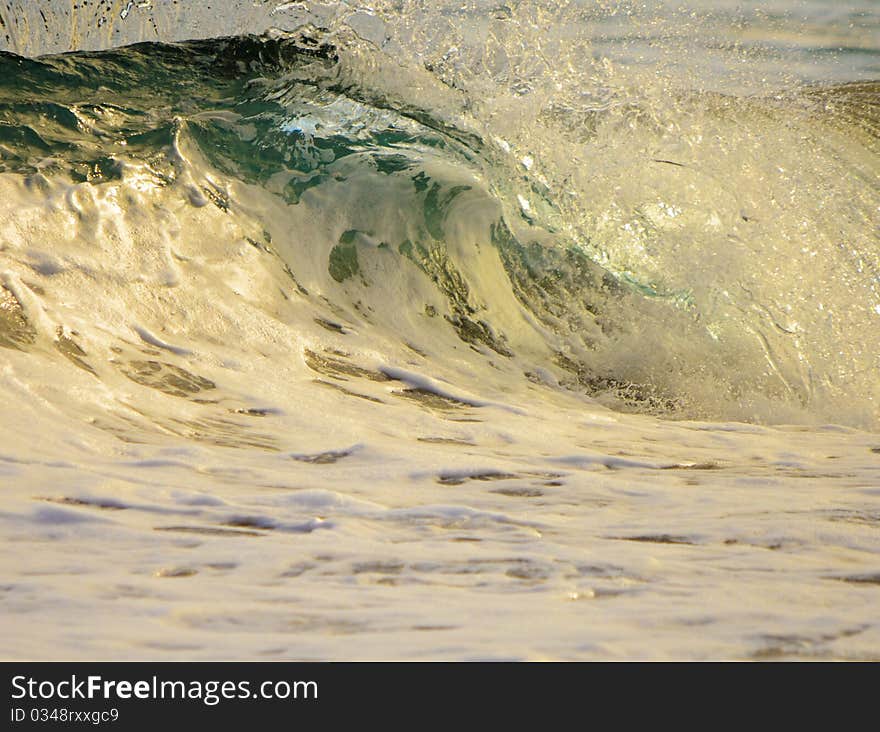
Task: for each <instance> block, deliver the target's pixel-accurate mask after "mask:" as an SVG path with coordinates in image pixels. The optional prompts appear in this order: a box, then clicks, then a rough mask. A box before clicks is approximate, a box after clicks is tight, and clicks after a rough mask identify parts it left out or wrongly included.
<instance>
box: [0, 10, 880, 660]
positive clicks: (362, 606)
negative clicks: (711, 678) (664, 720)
mask: <svg viewBox="0 0 880 732" xmlns="http://www.w3.org/2000/svg"><path fill="white" fill-rule="evenodd" d="M760 5H761V7H760V9H758V8H757V4H752V5H749V4H745V5H744V4H742V3H736V4H734V3H730V4H718V3H713V4H711V8H710V7H708V6H700V5H691V6H689V7H687V8H680V7H678V6H677V5H676V7H675V9H673V7H672V6H671V5H668V6H667V5H664V4H656V5H654V6H652V7H650V8H647V9H646V8H645V7H643V6H641V5H635V4H631V5H630V4H626V3H610V4H608V3H605V4H599V3H586V2H583V3H560V4H559V6H558V7H555V8H554V9H553V10H547V9H540V8H538V7H536V5H535V4H530V3H507V4H503V5H502V4H497V3H495V4H481V3H476V4H474V5H473V6H468V7H465V8H459V7H458V6H456V7H455V8H443V7H439V8H438V7H436V6H435V5H433V4H432V5H430V6H428V7H423V6H422V4H420V3H393V4H392V3H389V4H387V5H386V4H385V3H379V4H374V5H372V6H371V8H370V9H369V10H364V9H360V10H357V9H355V10H352V9H351V7H350V6H340V5H332V4H331V5H326V6H325V5H311V6H310V5H308V4H306V3H284V4H281V3H250V2H247V3H244V2H243V3H230V4H229V10H228V12H227V14H225V15H220V14H218V13H208V12H207V11H205V10H200V6H199V5H198V4H194V3H183V2H178V3H171V4H165V3H163V4H160V3H141V4H135V3H127V2H125V3H119V2H103V3H99V4H97V5H96V6H93V7H86V6H82V7H77V9H76V10H74V9H73V8H72V6H71V5H70V4H68V3H53V2H50V3H40V4H34V3H18V4H16V3H10V4H8V7H7V8H4V9H3V10H0V19H2V21H3V22H2V27H0V41H2V40H3V36H4V35H5V48H6V49H7V53H5V54H3V55H0V66H2V74H0V393H2V399H0V419H2V424H3V425H4V427H3V431H2V433H0V435H2V436H0V486H2V490H3V496H4V501H3V503H2V506H0V532H2V534H0V535H2V537H3V540H4V542H5V546H6V547H7V551H6V552H4V559H3V562H2V579H0V615H2V623H3V627H4V629H5V630H6V633H5V636H6V639H7V640H6V643H5V645H4V649H3V651H2V655H3V657H6V658H11V659H18V658H29V659H61V658H64V659H74V658H77V659H78V658H87V659H88V658H96V659H97V658H100V659H140V658H144V659H146V658H150V659H153V658H155V659H179V660H183V659H279V658H285V659H288V658H289V659H404V658H417V659H496V658H503V659H507V658H511V659H585V658H594V659H632V658H639V659H642V658H652V659H653V658H683V659H702V658H759V659H776V658H840V659H876V658H877V657H878V656H880V624H878V621H877V612H876V608H877V606H878V600H880V556H878V554H880V551H878V528H880V436H878V432H877V429H878V424H880V422H878V420H880V407H878V400H880V360H878V359H880V335H878V334H880V329H878V328H877V325H878V323H880V246H878V244H880V237H878V229H877V221H878V211H880V187H878V178H877V173H878V163H880V158H878V144H877V140H878V129H880V128H878V123H880V118H878V115H877V109H878V103H880V102H878V99H880V96H878V95H880V91H878V85H877V83H875V81H874V80H875V79H877V78H878V77H880V68H878V65H877V58H878V56H877V53H878V48H880V41H878V36H880V13H878V9H877V5H876V4H875V3H861V4H860V3H850V4H846V5H842V4H834V6H833V7H832V6H828V5H826V4H825V3H812V2H811V3H776V4H775V5H773V6H772V7H769V8H768V6H767V4H766V3H762V4H760ZM777 6H778V7H777ZM41 13H42V14H41ZM186 38H190V39H192V38H201V39H203V40H199V41H189V42H186V43H171V42H173V41H181V40H183V39H186ZM141 41H147V43H140V44H139V45H136V46H126V47H123V48H118V47H120V46H123V45H124V44H131V43H135V42H141ZM157 41H162V43H158V42H157ZM69 50H77V52H76V53H62V52H64V51H69ZM47 54H48V55H47Z"/></svg>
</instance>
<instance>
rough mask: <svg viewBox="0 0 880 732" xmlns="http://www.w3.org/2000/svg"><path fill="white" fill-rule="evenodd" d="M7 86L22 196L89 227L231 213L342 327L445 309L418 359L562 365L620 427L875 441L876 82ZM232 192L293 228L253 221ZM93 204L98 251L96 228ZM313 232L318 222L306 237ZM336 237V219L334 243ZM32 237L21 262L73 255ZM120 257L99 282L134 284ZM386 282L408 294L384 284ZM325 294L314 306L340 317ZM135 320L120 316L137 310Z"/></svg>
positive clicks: (44, 71)
mask: <svg viewBox="0 0 880 732" xmlns="http://www.w3.org/2000/svg"><path fill="white" fill-rule="evenodd" d="M3 65H4V67H5V69H4V71H5V74H4V79H5V81H4V84H3V90H2V94H3V99H4V102H3V109H2V114H3V134H4V140H5V143H4V150H5V154H4V159H3V167H4V169H5V171H6V172H7V173H9V174H10V176H9V177H8V179H7V180H8V181H9V183H10V184H13V185H14V182H15V181H18V180H19V178H20V180H21V182H22V183H23V187H22V186H18V189H19V193H18V195H21V196H24V197H25V199H27V197H28V196H31V197H32V198H33V200H34V201H41V200H42V197H43V196H44V195H45V191H46V190H47V189H52V190H54V191H55V192H56V195H58V196H59V197H61V198H63V199H64V200H65V201H67V202H71V201H75V200H76V198H77V197H85V198H88V199H89V200H90V201H91V202H92V203H93V205H94V206H95V210H94V211H93V212H92V213H91V214H90V215H91V217H93V218H94V223H93V225H92V226H93V227H94V226H104V225H105V218H106V214H107V212H106V211H104V210H103V207H104V206H105V205H106V203H107V202H108V201H109V200H114V201H118V199H119V197H120V196H123V197H125V196H131V195H138V196H140V197H141V199H142V200H143V202H144V203H145V204H148V202H149V201H150V199H151V198H153V197H155V198H162V199H163V200H164V199H165V198H168V197H172V198H174V197H176V198H177V199H179V200H180V201H181V202H182V203H184V204H187V205H188V206H189V207H190V208H191V209H192V210H190V211H189V212H188V213H182V214H179V215H178V214H175V217H177V218H179V220H178V225H183V226H185V225H187V224H189V223H191V222H190V221H189V219H194V218H198V217H205V216H206V215H207V214H206V213H205V212H200V213H197V212H196V209H199V208H200V207H201V206H203V205H205V204H210V205H211V206H212V207H213V208H212V211H213V213H212V214H211V215H210V218H212V221H214V222H215V223H216V225H218V226H222V227H232V228H233V229H235V230H237V231H238V230H240V231H244V230H248V231H250V232H251V233H250V234H246V235H245V234H242V236H244V237H245V240H253V241H255V242H257V243H256V244H255V245H254V246H255V250H256V251H260V252H262V253H263V254H266V255H267V256H265V257H264V258H263V261H261V262H260V263H253V264H250V263H249V264H248V266H249V267H251V266H256V267H257V268H258V269H260V270H261V276H265V273H264V272H262V270H266V271H267V272H268V271H272V270H273V268H277V267H282V268H283V269H284V270H285V271H286V272H288V273H289V274H288V276H289V278H292V279H293V280H296V278H299V279H303V278H304V277H305V276H306V274H305V273H306V271H307V270H308V272H309V274H308V276H311V277H316V278H318V281H319V282H320V285H319V286H318V289H319V290H321V291H322V293H323V289H324V288H330V290H332V293H330V294H328V295H327V296H324V300H326V301H327V302H329V303H330V304H331V305H333V306H334V307H342V308H347V309H355V310H356V309H357V304H358V303H363V302H365V301H366V300H371V301H374V304H373V306H372V307H373V308H374V309H375V310H376V311H377V312H378V313H379V314H378V315H375V316H373V317H372V319H371V320H370V321H369V327H375V328H379V329H383V328H384V329H390V330H392V331H393V329H394V328H395V327H396V325H395V324H394V323H393V321H392V320H390V319H388V315H389V314H391V313H394V314H398V313H400V312H406V311H409V312H410V316H411V318H417V317H418V318H422V317H423V316H424V312H425V311H426V309H427V312H432V313H436V315H437V317H436V319H431V320H429V321H428V322H427V324H421V323H420V324H419V325H418V326H416V327H414V330H413V332H412V333H411V334H410V335H409V336H408V340H409V341H410V342H412V343H413V344H415V343H417V342H419V341H420V340H422V339H424V338H425V337H427V338H428V339H433V338H434V337H435V331H436V330H451V331H453V332H455V333H456V334H457V335H458V336H459V338H460V339H461V340H463V341H464V342H465V343H467V344H469V345H470V346H471V347H473V348H476V349H480V350H482V351H483V352H484V353H485V354H486V356H487V357H488V358H496V359H497V358H499V357H500V358H501V359H503V360H506V361H509V362H511V363H513V362H516V364H517V365H516V367H515V369H516V370H518V371H519V372H520V373H521V374H523V373H529V374H530V373H537V372H541V373H544V372H545V371H546V372H547V374H548V376H549V375H552V376H550V382H551V383H552V384H556V383H557V382H561V383H562V384H563V385H564V386H565V387H568V388H574V389H581V390H583V391H585V392H586V393H588V394H590V395H592V396H595V397H597V398H599V399H600V400H602V401H604V402H606V403H608V404H611V405H614V406H616V407H618V408H625V409H635V410H639V411H650V412H652V413H661V414H666V415H670V416H685V417H701V418H723V419H740V420H743V419H744V420H750V421H761V422H779V421H782V422H790V421H816V420H819V421H829V420H830V421H837V422H843V423H849V424H854V425H864V426H870V425H873V424H876V419H877V406H876V405H877V398H878V395H877V392H876V390H877V389H878V388H880V387H878V383H877V379H876V378H875V372H874V367H875V366H876V359H877V353H878V351H880V346H878V344H877V342H876V338H877V337H878V336H877V335H875V334H876V333H877V332H880V331H878V330H877V329H876V328H873V327H872V326H873V325H875V324H876V321H877V318H878V317H880V311H878V309H880V295H878V293H877V276H878V275H877V272H878V265H877V251H878V248H877V246H876V244H877V242H876V231H875V229H874V228H873V227H872V226H871V225H870V221H871V220H872V215H873V212H874V211H876V209H877V206H878V191H877V186H876V185H874V183H875V180H876V172H877V157H876V107H877V88H876V86H875V85H873V84H869V83H858V84H848V85H843V86H839V87H829V88H812V87H811V88H808V89H806V90H804V91H801V92H797V93H795V92H791V93H787V94H784V95H776V96H774V97H770V98H764V97H746V98H740V97H736V96H725V95H719V94H709V93H695V92H683V91H679V92H677V93H676V94H675V95H671V96H670V95H665V96H660V97H658V96H656V93H657V91H658V90H656V89H647V90H642V91H640V92H638V93H636V94H635V95H634V96H632V97H631V98H628V99H626V100H622V99H620V98H618V97H620V95H621V90H620V89H619V88H618V89H612V90H610V91H609V90H608V89H605V90H599V91H598V92H597V93H601V94H604V95H605V96H606V97H607V98H606V99H605V100H604V102H603V103H602V104H596V102H595V100H588V101H589V104H587V103H586V102H585V103H582V104H581V107H580V108H579V109H574V108H571V107H568V108H561V107H560V108H557V107H556V106H555V105H554V103H553V102H552V101H550V102H548V104H547V106H546V107H545V108H543V109H541V110H540V111H539V112H538V113H535V112H534V111H533V110H532V111H531V112H528V113H526V114H518V115H514V114H512V110H508V117H509V119H508V118H503V119H502V121H501V122H498V121H497V117H498V116H499V112H498V110H497V109H491V107H492V105H490V104H489V103H488V102H486V101H483V102H482V103H478V102H477V101H476V100H473V99H471V98H470V97H469V96H468V93H467V92H466V91H465V92H462V91H460V90H458V89H457V88H456V87H455V85H454V84H452V85H451V86H450V84H451V82H450V81H449V80H448V79H444V78H443V76H442V75H440V80H439V81H438V79H437V77H436V76H435V75H432V74H431V73H428V72H426V71H425V70H424V69H416V70H411V69H407V68H406V67H405V66H401V65H400V64H399V63H397V62H394V61H392V60H389V59H388V58H387V57H385V56H384V55H383V54H382V53H380V52H378V51H376V50H375V49H374V48H373V47H372V45H371V44H368V43H366V42H364V41H362V40H360V39H359V38H358V37H357V36H355V35H353V34H351V33H342V32H341V31H338V32H337V33H335V34H329V33H326V32H319V31H317V30H314V29H313V30H312V31H311V32H308V33H305V32H303V33H299V34H297V35H295V36H291V37H287V36H278V35H277V34H276V36H275V37H273V38H271V39H270V38H265V37H240V38H232V39H221V40H216V41H199V42H190V43H186V44H182V45H173V46H168V45H165V46H161V45H155V44H146V45H139V46H134V47H131V48H127V49H121V50H116V51H107V52H101V53H94V54H79V55H77V54H74V55H65V56H58V57H44V58H42V59H39V60H28V59H24V58H21V57H17V56H11V55H7V56H5V57H4V58H3ZM444 82H445V83H444ZM586 91H588V90H583V91H582V94H586ZM652 95H653V96H652ZM521 96H522V98H523V101H522V104H523V105H524V106H526V107H528V105H527V103H526V101H525V99H526V98H527V97H528V95H527V94H523V95H521ZM499 97H500V94H499ZM496 101H497V100H496ZM507 103H510V100H509V99H508V100H507ZM490 109H491V111H492V113H491V114H489V113H488V112H489V110H490ZM807 151H809V154H806V152H807ZM16 176H18V177H16ZM236 187H246V188H247V189H248V191H249V195H253V196H258V197H261V198H263V199H264V200H265V201H266V205H267V206H268V205H269V202H270V201H271V204H272V205H273V206H276V208H275V209H274V210H273V213H271V214H269V213H263V212H260V213H256V212H254V211H253V210H248V208H247V207H246V206H244V205H241V202H240V201H239V200H238V197H237V196H236V195H235V194H234V189H235V188H236ZM343 202H344V205H342V204H343ZM72 205H73V210H74V212H75V214H76V216H77V218H78V220H79V223H78V224H77V227H78V228H79V230H80V231H79V234H78V236H79V238H82V237H84V236H89V235H91V234H93V233H94V230H93V228H89V227H84V226H83V224H82V221H84V220H88V219H89V215H86V214H85V213H84V211H83V210H81V207H78V205H77V204H75V203H74V204H72ZM117 205H119V204H118V203H117ZM277 206H281V207H282V208H280V209H278V208H277ZM165 208H166V204H164V203H163V204H162V205H161V206H159V205H157V204H153V205H152V206H150V205H147V210H146V211H144V212H143V214H142V215H143V216H144V217H146V219H150V218H151V217H154V216H156V215H157V213H156V212H157V211H159V210H164V209H165ZM184 211H185V209H184ZM276 212H277V213H276ZM111 218H112V217H111ZM291 218H292V219H294V220H302V219H307V220H308V221H309V222H310V223H309V224H308V225H306V226H305V228H311V229H312V236H313V238H312V239H311V240H310V241H309V242H308V243H306V241H304V240H303V238H302V237H301V236H298V235H297V233H298V232H297V231H296V230H295V229H292V228H291V222H290V220H289V219H291ZM10 220H12V218H10ZM316 221H320V222H328V223H329V222H330V221H332V226H329V228H327V229H326V230H323V231H321V232H320V234H318V233H317V231H316V229H317V228H320V227H316V226H315V225H314V223H313V222H316ZM43 223H44V224H47V223H48V222H47V221H44V222H43ZM145 224H146V225H147V226H148V228H149V227H153V228H155V229H157V230H162V229H163V228H164V224H163V222H162V221H161V220H153V221H145ZM61 226H62V229H64V230H66V231H69V230H70V228H69V225H68V224H67V223H65V224H63V225H61ZM273 229H274V230H275V232H274V234H270V232H272V231H273ZM253 232H256V234H254V235H252V234H253ZM263 234H267V235H270V236H271V237H272V238H271V242H269V241H265V238H266V237H264V236H263ZM45 236H46V237H48V238H50V239H51V238H53V235H52V234H50V233H49V232H46V234H45ZM163 238H167V232H164V231H163V234H162V237H161V238H160V239H153V240H150V241H149V242H144V243H139V244H138V246H137V247H136V248H137V249H138V251H139V256H140V257H146V256H149V257H152V258H153V259H156V260H157V261H159V260H162V259H163V258H164V259H168V261H169V265H168V267H169V269H168V273H167V277H168V278H170V280H169V281H173V282H174V284H175V285H179V284H180V283H181V281H183V285H184V286H183V287H182V288H179V289H178V292H183V291H185V290H186V289H187V287H186V285H187V284H188V282H187V281H186V277H185V276H184V275H183V274H180V273H175V267H176V265H175V264H174V256H173V254H169V253H168V250H167V242H163V241H162V239H163ZM10 242H11V244H12V245H13V246H15V245H16V244H18V245H19V246H20V247H21V248H22V249H24V250H25V252H26V253H25V254H24V259H25V260H27V259H28V258H30V259H33V258H34V257H36V258H38V259H40V261H42V260H43V259H45V260H47V261H48V260H51V259H55V260H59V259H60V260H64V259H65V257H66V256H67V255H66V253H65V252H64V251H63V250H60V249H58V248H57V247H52V248H49V249H45V250H44V249H40V248H39V247H35V246H34V245H33V242H32V241H26V242H22V241H21V240H20V239H19V241H17V242H16V236H15V235H13V236H12V237H11V238H10ZM213 242H214V239H210V240H204V241H203V240H200V239H199V237H195V239H194V240H193V241H190V242H189V243H188V244H189V246H202V245H205V246H208V247H209V246H210V244H212V243H213ZM151 249H152V250H153V251H152V252H151V253H150V254H147V252H149V251H150V250H151ZM98 257H99V260H100V261H95V262H92V263H91V264H90V265H89V267H90V268H91V269H92V270H99V269H100V270H108V268H109V269H112V267H113V266H116V265H118V266H120V267H121V268H122V269H123V270H124V269H126V268H127V267H129V266H130V263H129V262H127V261H126V258H125V257H113V256H110V257H109V261H108V255H107V252H106V251H100V253H98ZM36 266H37V268H38V269H39V268H42V269H43V270H46V271H48V270H47V268H48V269H49V270H50V269H52V267H63V265H62V264H60V263H56V264H55V265H47V264H40V265H36ZM81 266H85V265H81ZM239 266H240V264H239V263H237V262H235V261H232V262H230V263H229V264H228V269H229V270H230V271H234V270H235V269H236V268H237V267H239ZM304 268H305V269H304ZM309 268H311V269H309ZM374 268H380V269H382V270H387V269H389V268H390V269H397V270H399V271H400V272H401V273H402V274H401V276H403V274H406V278H405V280H403V281H401V280H395V281H393V283H392V282H390V281H388V280H385V279H384V278H378V279H376V278H373V279H371V278H369V277H367V276H365V274H364V273H365V272H368V271H369V270H370V269H374ZM108 275H109V273H108ZM251 275H252V273H250V272H249V273H248V276H251ZM112 276H113V277H115V278H117V279H119V278H122V279H124V278H125V277H127V276H129V275H128V274H124V273H122V272H115V273H113V275H112ZM297 281H298V280H297ZM21 286H22V285H18V287H21ZM94 286H95V285H94V283H92V284H89V285H86V284H84V285H83V286H82V287H79V288H78V289H77V293H78V295H77V296H82V297H91V294H90V292H89V290H90V289H91V287H94ZM41 288H42V289H44V290H46V291H48V290H51V289H53V287H52V286H50V285H48V283H47V284H46V285H45V286H42V285H41ZM413 288H414V289H413ZM13 289H14V288H13ZM306 289H308V288H306ZM282 290H283V288H282ZM301 290H302V286H301V285H300V286H299V288H294V290H293V292H294V295H293V296H294V297H300V298H306V301H307V302H309V305H307V306H306V307H312V308H320V307H325V306H326V305H321V304H320V301H319V302H315V301H314V298H311V300H309V296H306V295H303V294H302V291H301ZM6 291H7V295H6V297H7V299H10V298H11V299H15V298H14V296H13V295H12V294H11V292H12V290H11V289H10V288H6ZM429 294H430V297H429V296H428V295H429ZM192 296H193V297H194V298H195V299H196V300H198V299H199V298H200V294H199V292H197V291H196V292H193V293H192ZM287 296H288V294H287V293H285V292H283V291H280V292H279V294H278V297H287ZM34 298H35V301H38V300H39V299H40V295H39V294H36V295H34ZM437 298H439V301H438V304H432V303H431V302H428V300H433V299H437ZM10 301H11V300H10ZM285 302H286V301H285ZM19 305H21V304H20V303H19ZM129 305H130V303H128V302H127V300H126V298H124V297H122V298H120V302H119V307H120V312H119V313H117V314H116V315H115V316H114V317H116V318H122V319H124V318H125V317H126V316H125V313H126V312H128V310H127V309H128V307H129ZM10 307H11V306H10ZM156 315H157V316H159V317H160V319H161V320H162V322H164V323H168V324H171V323H174V320H175V318H174V315H173V314H170V313H163V314H161V315H160V314H159V313H156ZM22 317H24V316H22ZM154 317H155V316H154ZM315 317H319V315H318V314H317V311H316V315H315ZM355 317H360V316H355ZM246 321H247V318H246V317H245V316H242V317H241V322H242V323H246ZM414 322H416V321H414ZM365 325H366V324H365ZM28 327H32V326H31V325H29V326H28ZM55 327H56V329H57V328H62V327H65V325H64V324H63V323H57V324H55ZM244 327H247V326H246V325H245V326H244ZM80 330H81V332H82V333H83V334H84V336H83V337H86V338H89V337H93V336H92V335H91V333H90V331H92V330H94V328H92V327H90V326H89V325H88V324H85V323H83V324H82V326H81V328H80ZM856 331H858V332H860V333H862V334H863V336H862V337H861V338H859V339H858V340H854V339H853V338H852V337H851V334H852V333H853V332H856ZM180 335H181V336H182V337H184V338H187V337H188V333H181V334H180ZM424 345H425V344H422V347H424ZM109 347H111V346H110V344H109V342H108V343H106V344H105V348H109ZM104 360H106V359H104Z"/></svg>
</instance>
